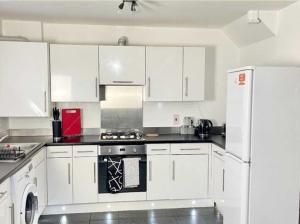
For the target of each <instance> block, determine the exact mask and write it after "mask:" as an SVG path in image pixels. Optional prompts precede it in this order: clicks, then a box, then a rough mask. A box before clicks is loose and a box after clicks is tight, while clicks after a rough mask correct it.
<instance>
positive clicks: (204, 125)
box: [197, 119, 213, 137]
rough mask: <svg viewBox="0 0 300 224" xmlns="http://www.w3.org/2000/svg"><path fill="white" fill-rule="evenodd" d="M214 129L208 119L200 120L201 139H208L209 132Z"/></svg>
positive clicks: (198, 128) (198, 130) (198, 129)
mask: <svg viewBox="0 0 300 224" xmlns="http://www.w3.org/2000/svg"><path fill="white" fill-rule="evenodd" d="M212 127H213V123H212V122H211V121H210V120H207V119H200V120H199V124H198V127H197V132H198V133H197V134H198V136H200V137H207V136H208V135H209V130H210V129H211V128H212Z"/></svg>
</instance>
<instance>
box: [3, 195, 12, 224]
mask: <svg viewBox="0 0 300 224" xmlns="http://www.w3.org/2000/svg"><path fill="white" fill-rule="evenodd" d="M0 197H1V196H0ZM11 206H12V205H11V202H10V200H9V197H8V196H7V195H6V196H4V197H3V198H1V199H0V223H1V224H14V223H12V213H11V212H12V211H11V210H12V207H11Z"/></svg>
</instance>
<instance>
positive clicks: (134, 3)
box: [131, 1, 137, 12]
mask: <svg viewBox="0 0 300 224" xmlns="http://www.w3.org/2000/svg"><path fill="white" fill-rule="evenodd" d="M136 7H137V3H136V1H132V3H131V11H132V12H136Z"/></svg>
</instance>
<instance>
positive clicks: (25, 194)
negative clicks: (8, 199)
mask: <svg viewBox="0 0 300 224" xmlns="http://www.w3.org/2000/svg"><path fill="white" fill-rule="evenodd" d="M11 181H12V185H11V186H12V201H13V203H14V217H15V224H37V223H38V219H39V217H38V216H39V213H38V211H37V209H38V195H37V187H36V184H35V183H34V169H33V164H32V162H30V163H28V164H27V165H26V166H24V167H23V168H22V169H21V170H20V171H18V172H17V173H16V174H15V175H14V176H13V177H12V178H11Z"/></svg>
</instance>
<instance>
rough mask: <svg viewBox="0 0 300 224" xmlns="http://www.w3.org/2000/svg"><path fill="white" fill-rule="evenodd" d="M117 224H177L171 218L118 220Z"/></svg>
mask: <svg viewBox="0 0 300 224" xmlns="http://www.w3.org/2000/svg"><path fill="white" fill-rule="evenodd" d="M119 224H177V221H176V219H175V218H173V217H159V218H130V219H120V220H119Z"/></svg>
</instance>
